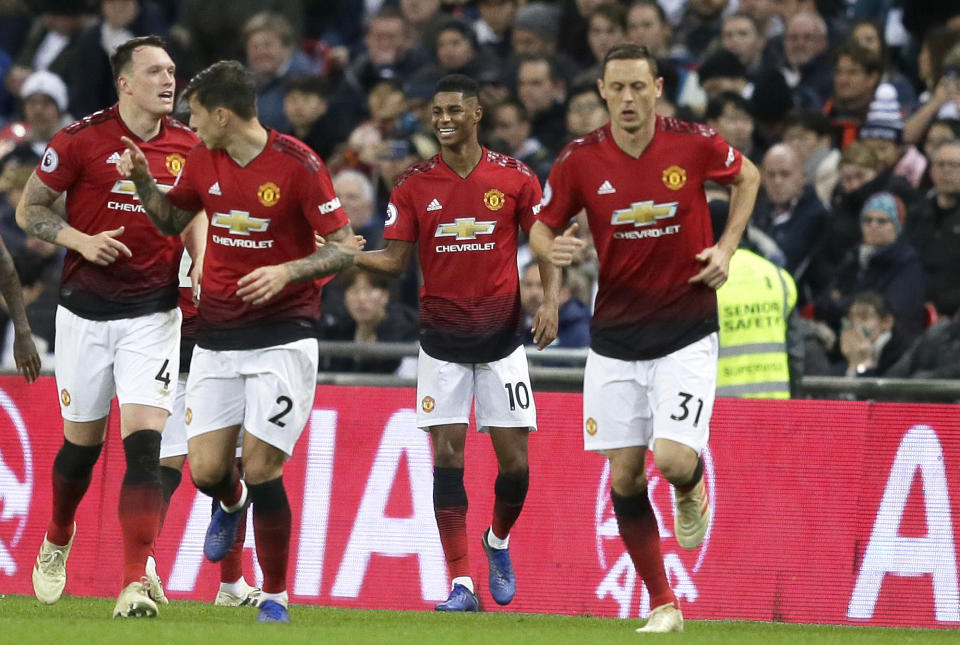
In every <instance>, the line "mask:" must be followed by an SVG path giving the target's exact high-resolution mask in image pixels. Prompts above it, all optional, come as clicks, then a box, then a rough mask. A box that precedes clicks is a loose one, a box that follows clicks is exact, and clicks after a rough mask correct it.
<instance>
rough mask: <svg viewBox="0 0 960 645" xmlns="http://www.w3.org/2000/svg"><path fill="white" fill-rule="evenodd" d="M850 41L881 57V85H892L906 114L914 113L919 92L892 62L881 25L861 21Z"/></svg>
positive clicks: (851, 32)
mask: <svg viewBox="0 0 960 645" xmlns="http://www.w3.org/2000/svg"><path fill="white" fill-rule="evenodd" d="M850 40H851V41H852V42H855V43H857V44H858V45H860V46H861V47H863V48H864V49H868V50H870V51H872V52H874V53H876V54H877V55H878V56H879V57H880V59H881V60H882V61H883V65H884V69H883V75H882V76H881V78H880V82H881V85H882V84H883V83H889V84H890V85H892V86H893V88H894V89H895V90H896V93H897V94H896V100H897V102H898V103H899V104H900V105H901V106H903V109H904V112H905V113H907V114H909V113H911V112H913V110H914V107H915V105H916V102H917V92H916V90H914V89H913V84H912V83H911V82H910V79H908V78H907V77H906V76H905V75H904V74H902V73H901V72H899V71H898V70H897V68H896V66H895V65H894V64H893V62H892V61H891V60H890V53H889V51H888V49H887V45H886V42H885V41H884V38H883V33H882V31H881V27H880V25H879V24H878V23H876V22H874V21H872V20H860V21H858V22H857V23H855V24H854V25H853V27H852V28H851V30H850Z"/></svg>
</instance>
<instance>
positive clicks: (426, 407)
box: [420, 396, 437, 414]
mask: <svg viewBox="0 0 960 645" xmlns="http://www.w3.org/2000/svg"><path fill="white" fill-rule="evenodd" d="M420 407H421V408H423V411H424V412H426V413H427V414H429V413H431V412H433V410H434V408H436V407H437V402H436V401H434V400H433V397H432V396H425V397H423V401H421V402H420Z"/></svg>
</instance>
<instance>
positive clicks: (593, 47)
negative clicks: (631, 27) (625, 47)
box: [584, 2, 627, 80]
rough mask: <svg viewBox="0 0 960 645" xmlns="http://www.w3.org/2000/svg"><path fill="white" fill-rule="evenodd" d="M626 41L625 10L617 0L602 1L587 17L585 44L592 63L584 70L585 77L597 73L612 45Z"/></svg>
mask: <svg viewBox="0 0 960 645" xmlns="http://www.w3.org/2000/svg"><path fill="white" fill-rule="evenodd" d="M626 41H627V10H626V8H624V6H623V5H622V4H620V3H619V2H604V3H602V4H600V5H598V6H597V8H596V9H594V10H593V11H592V12H591V13H590V16H589V17H588V18H587V44H588V45H589V46H590V53H591V54H592V55H593V64H592V65H591V66H590V67H589V68H588V69H587V70H586V71H585V72H584V74H585V75H586V78H587V79H588V80H589V79H592V78H593V79H595V78H596V77H597V76H598V75H599V71H600V63H601V62H602V61H603V58H604V56H606V55H607V52H608V51H610V48H611V47H613V46H614V45H619V44H620V43H624V42H626Z"/></svg>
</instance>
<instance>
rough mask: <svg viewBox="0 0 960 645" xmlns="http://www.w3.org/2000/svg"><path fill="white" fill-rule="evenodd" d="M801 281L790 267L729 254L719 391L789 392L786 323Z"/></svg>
mask: <svg viewBox="0 0 960 645" xmlns="http://www.w3.org/2000/svg"><path fill="white" fill-rule="evenodd" d="M796 304H797V287H796V284H795V283H794V281H793V278H792V277H790V274H789V273H787V271H786V270H784V269H781V268H779V267H778V266H777V265H775V264H774V263H773V262H770V261H769V260H767V259H765V258H763V257H761V256H759V255H757V254H756V253H753V252H752V251H748V250H746V249H743V248H740V249H737V250H736V251H735V252H734V254H733V257H731V258H730V270H729V277H728V278H727V281H726V282H725V283H724V284H723V286H722V287H720V289H718V290H717V309H718V313H719V318H720V360H719V362H718V364H717V396H724V397H750V398H767V399H789V398H790V372H789V369H788V365H787V323H788V320H789V317H790V312H791V311H792V310H793V308H794V306H795V305H796Z"/></svg>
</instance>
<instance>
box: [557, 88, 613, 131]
mask: <svg viewBox="0 0 960 645" xmlns="http://www.w3.org/2000/svg"><path fill="white" fill-rule="evenodd" d="M565 111H566V114H567V137H566V140H567V142H570V141H572V140H573V139H575V138H577V137H582V136H583V135H585V134H589V133H591V132H593V131H594V130H596V129H597V128H600V127H603V126H604V125H605V124H606V123H607V121H609V120H610V116H609V115H608V114H607V107H606V106H605V105H604V104H603V99H601V98H600V93H599V92H597V85H596V83H584V84H582V85H576V86H574V87H572V88H570V91H569V92H568V93H567V105H566V110H565Z"/></svg>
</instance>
